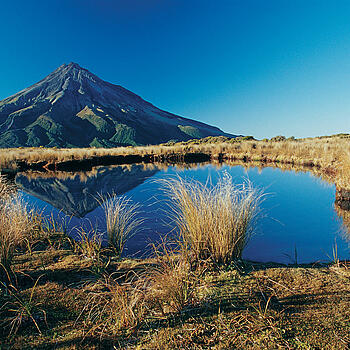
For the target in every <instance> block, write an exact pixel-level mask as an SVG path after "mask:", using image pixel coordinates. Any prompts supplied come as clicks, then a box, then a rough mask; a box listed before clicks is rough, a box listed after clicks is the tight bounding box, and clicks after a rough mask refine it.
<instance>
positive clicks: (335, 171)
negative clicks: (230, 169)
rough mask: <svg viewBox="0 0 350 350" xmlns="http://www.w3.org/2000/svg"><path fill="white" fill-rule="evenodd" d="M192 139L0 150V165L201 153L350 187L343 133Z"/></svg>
mask: <svg viewBox="0 0 350 350" xmlns="http://www.w3.org/2000/svg"><path fill="white" fill-rule="evenodd" d="M210 142H211V141H210V140H208V141H206V142H200V141H198V140H194V141H192V142H183V143H176V144H173V145H158V146H138V147H131V146H130V147H119V148H109V149H103V148H79V149H55V148H16V149H1V150H0V167H1V168H2V169H4V168H13V169H15V168H16V166H17V165H16V162H18V161H25V162H28V163H36V162H48V163H59V162H62V161H68V160H84V159H91V158H93V157H102V156H108V155H112V156H117V155H141V156H142V155H156V156H157V155H158V156H161V155H174V154H179V155H184V154H188V153H204V154H208V155H210V157H211V159H212V160H217V159H222V160H244V161H260V162H273V163H282V164H293V165H299V166H311V167H314V168H317V169H318V170H321V171H322V172H323V173H324V174H326V175H328V176H329V177H331V178H332V180H333V181H334V182H336V183H337V185H339V186H341V187H350V139H349V138H347V137H344V136H334V137H322V138H308V139H300V140H286V141H280V142H273V141H256V140H248V141H234V140H233V141H229V140H224V142H219V143H218V142H217V143H210Z"/></svg>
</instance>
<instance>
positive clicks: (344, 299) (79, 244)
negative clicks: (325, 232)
mask: <svg viewBox="0 0 350 350" xmlns="http://www.w3.org/2000/svg"><path fill="white" fill-rule="evenodd" d="M214 141H215V142H214ZM222 141H223V140H222V139H215V140H211V143H208V140H206V141H205V142H202V141H200V140H199V141H193V142H192V143H187V144H185V143H182V144H175V145H160V146H149V147H136V148H118V149H112V150H106V149H89V150H84V149H83V150H81V149H79V150H59V149H57V150H52V149H51V150H50V149H17V150H1V152H0V159H1V164H2V168H3V169H4V168H7V169H8V168H12V169H14V170H15V169H16V167H18V161H26V162H27V164H32V163H33V164H34V163H36V162H43V161H45V162H48V163H50V164H53V163H57V162H63V161H68V160H72V159H73V160H81V159H90V158H91V157H98V156H106V155H127V154H136V155H140V154H141V155H142V154H151V153H152V152H153V153H152V154H154V155H157V156H159V155H164V156H165V157H164V158H163V159H164V161H166V160H167V159H169V158H167V157H168V155H173V154H177V153H178V154H181V152H182V153H185V152H187V153H203V154H207V155H210V158H211V159H212V160H213V161H216V162H218V163H220V161H222V160H224V161H231V162H235V163H236V164H237V163H241V164H244V165H247V164H257V165H259V166H264V165H266V164H267V163H268V164H271V165H274V166H279V167H282V168H283V169H289V168H291V169H294V170H299V169H300V170H305V169H308V170H310V171H312V172H314V173H315V174H317V175H318V176H322V177H323V178H324V179H326V180H327V181H332V182H335V183H336V184H337V186H339V187H342V188H350V172H349V166H348V161H349V156H350V152H349V151H350V147H349V146H350V143H349V141H348V138H347V137H345V136H342V135H340V136H336V137H329V138H319V139H305V140H297V141H295V140H289V141H253V140H242V141H231V142H228V140H224V141H225V142H222ZM254 162H257V163H254ZM145 166H152V164H145ZM164 186H165V188H166V192H167V193H168V196H169V199H170V207H169V208H168V210H169V217H173V218H174V219H175V220H174V223H175V225H176V226H177V228H178V230H179V232H180V236H179V237H180V239H179V241H178V242H177V244H176V245H175V246H171V247H169V246H166V245H164V246H161V247H158V248H157V247H155V249H154V252H155V253H154V257H152V258H149V259H144V260H138V259H122V258H120V254H121V251H122V249H123V246H124V243H125V240H126V239H127V238H128V237H130V236H131V235H132V234H133V230H134V229H136V228H137V226H138V225H136V226H135V227H134V226H133V219H134V217H133V215H134V213H135V210H137V208H134V207H133V206H132V204H131V203H128V202H123V203H113V202H109V206H108V203H107V204H106V208H105V209H106V219H107V220H110V232H109V234H110V245H109V246H107V247H103V246H102V245H101V240H100V239H99V237H98V236H97V237H96V236H95V237H91V236H90V235H89V234H88V233H87V232H84V231H83V230H82V231H81V240H80V241H74V240H72V239H71V238H69V237H68V236H67V235H66V234H65V233H64V232H62V223H57V222H54V221H52V220H47V219H44V218H43V217H41V215H40V213H35V212H33V211H31V210H29V209H28V208H27V207H26V204H25V203H24V202H23V201H22V200H21V198H20V196H19V195H18V194H17V192H16V191H15V189H14V188H12V187H11V186H10V185H9V184H8V183H7V182H6V181H5V179H4V178H1V179H0V194H1V200H0V211H1V225H0V226H1V227H0V262H1V263H0V349H1V350H2V349H159V350H160V349H344V350H345V349H349V348H350V312H349V309H350V265H349V263H348V262H346V261H339V260H338V258H337V254H336V249H335V250H334V256H333V258H332V261H330V262H329V263H328V264H317V263H315V264H309V265H299V264H297V261H296V262H295V263H294V264H290V265H282V264H260V263H254V262H250V261H242V260H241V252H242V249H243V248H244V246H245V244H246V241H247V239H249V235H250V233H251V232H252V230H254V224H255V219H256V218H257V216H258V213H259V210H258V208H259V203H260V199H261V195H262V194H261V193H259V192H256V191H255V190H254V188H252V187H249V186H248V187H241V188H233V187H232V184H230V183H221V184H218V185H217V186H216V187H206V186H203V185H200V184H198V183H195V182H181V181H177V182H173V181H171V182H167V183H164ZM219 208H223V209H224V210H219ZM128 209H130V210H128ZM337 210H338V211H339V213H340V214H341V215H342V216H343V217H344V223H345V225H346V224H347V223H348V222H349V220H348V214H347V213H348V212H347V211H344V210H343V209H340V208H338V209H337ZM118 213H122V215H119V216H118V215H117V214H118ZM120 218H122V222H123V223H124V225H118V227H117V226H116V225H117V223H118V222H119V221H118V220H119V219H120Z"/></svg>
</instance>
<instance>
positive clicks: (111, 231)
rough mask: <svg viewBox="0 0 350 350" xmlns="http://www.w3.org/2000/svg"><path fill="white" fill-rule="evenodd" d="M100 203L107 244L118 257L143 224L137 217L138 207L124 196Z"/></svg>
mask: <svg viewBox="0 0 350 350" xmlns="http://www.w3.org/2000/svg"><path fill="white" fill-rule="evenodd" d="M101 203H102V204H101V206H102V208H103V210H104V212H105V217H106V226H107V235H108V243H109V245H110V247H111V248H112V249H113V250H114V252H115V254H116V255H117V256H118V257H120V255H121V254H122V252H123V249H124V246H125V244H126V242H127V240H128V239H129V238H131V237H132V236H134V235H135V234H136V233H137V232H138V231H139V230H140V226H141V224H142V223H143V219H140V218H139V217H138V216H139V208H140V206H139V205H138V204H133V203H132V202H131V200H130V199H128V198H126V197H124V196H121V197H117V196H114V195H111V196H109V197H108V198H107V199H105V200H103V198H101Z"/></svg>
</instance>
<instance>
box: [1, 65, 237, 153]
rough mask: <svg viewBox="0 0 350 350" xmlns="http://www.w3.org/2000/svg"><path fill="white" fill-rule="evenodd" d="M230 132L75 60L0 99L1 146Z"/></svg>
mask: <svg viewBox="0 0 350 350" xmlns="http://www.w3.org/2000/svg"><path fill="white" fill-rule="evenodd" d="M219 135H225V136H233V135H228V134H225V133H224V132H222V131H221V130H220V129H218V128H216V127H212V126H210V125H207V124H204V123H201V122H197V121H195V120H191V119H187V118H183V117H180V116H177V115H175V114H172V113H168V112H166V111H163V110H161V109H159V108H157V107H155V106H153V105H152V104H150V103H149V102H147V101H145V100H143V99H142V98H141V97H139V96H137V95H135V94H134V93H132V92H131V91H129V90H127V89H125V88H123V87H121V86H119V85H114V84H111V83H108V82H106V81H104V80H102V79H100V78H98V77H97V76H96V75H94V74H93V73H91V72H89V71H88V70H87V69H85V68H82V67H81V66H80V65H79V64H78V63H75V62H70V63H68V64H63V65H61V66H60V67H58V68H57V69H56V70H55V71H53V72H52V73H51V74H49V75H48V76H47V77H46V78H44V79H42V80H41V81H39V82H38V83H36V84H34V85H32V86H30V87H28V88H27V89H24V90H22V91H20V92H18V93H17V94H15V95H13V96H10V97H8V98H6V99H4V100H2V101H0V147H19V146H47V147H52V146H58V147H88V146H95V147H115V146H121V145H142V144H157V143H162V142H167V141H169V140H174V139H176V140H181V141H182V140H189V139H191V138H200V137H206V136H219Z"/></svg>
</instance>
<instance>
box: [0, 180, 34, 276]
mask: <svg viewBox="0 0 350 350" xmlns="http://www.w3.org/2000/svg"><path fill="white" fill-rule="evenodd" d="M0 193H1V198H0V277H1V279H3V277H5V276H6V275H8V274H9V273H10V272H11V264H12V260H13V257H14V254H15V253H16V250H17V249H18V248H20V247H21V246H24V245H25V244H26V243H27V244H28V243H29V242H28V237H29V235H30V233H31V230H32V229H33V228H34V223H33V221H32V220H31V218H32V216H33V213H32V211H31V210H29V209H28V207H27V205H26V203H25V202H24V201H23V199H22V198H21V196H20V195H19V194H18V193H16V192H15V191H14V189H13V188H12V187H11V186H10V185H8V184H7V182H6V180H4V178H2V177H0Z"/></svg>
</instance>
